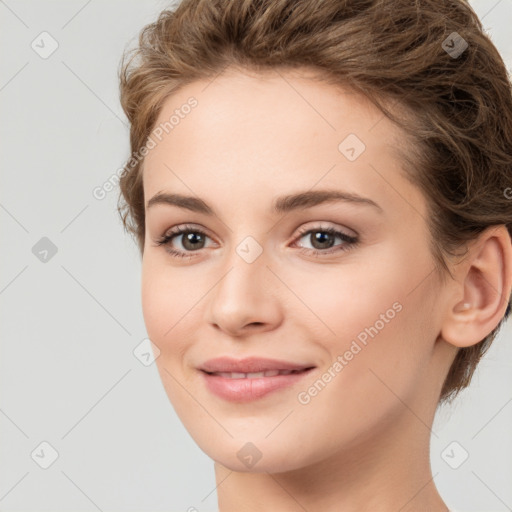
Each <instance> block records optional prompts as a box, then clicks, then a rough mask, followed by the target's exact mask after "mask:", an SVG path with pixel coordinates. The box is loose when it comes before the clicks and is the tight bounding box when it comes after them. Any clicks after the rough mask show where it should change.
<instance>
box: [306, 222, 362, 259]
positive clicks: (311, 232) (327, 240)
mask: <svg viewBox="0 0 512 512" xmlns="http://www.w3.org/2000/svg"><path fill="white" fill-rule="evenodd" d="M302 238H304V239H306V240H308V241H309V242H310V243H311V245H312V246H313V247H312V248H311V249H309V248H307V247H304V248H302V249H301V253H306V254H313V255H314V256H320V255H322V256H323V255H329V254H332V253H334V252H338V251H347V250H348V249H351V248H353V247H355V246H356V245H357V243H358V238H357V237H355V236H351V235H347V234H346V233H344V232H343V231H339V230H337V229H335V228H332V227H326V228H324V227H321V226H318V227H315V228H311V229H307V228H302V230H301V231H300V236H299V238H298V240H301V239H302ZM336 239H339V240H341V241H342V243H341V244H338V245H336V246H335V245H334V244H335V240H336ZM333 247H334V249H332V248H333ZM329 249H331V250H329Z"/></svg>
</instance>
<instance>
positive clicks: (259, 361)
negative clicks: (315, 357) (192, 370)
mask: <svg viewBox="0 0 512 512" xmlns="http://www.w3.org/2000/svg"><path fill="white" fill-rule="evenodd" d="M313 366H314V365H311V364H301V363H293V362H290V361H282V360H278V359H267V358H262V357H247V358H244V359H234V358H232V357H217V358H215V359H209V360H208V361H206V362H204V363H203V364H202V365H201V366H200V367H199V369H200V370H203V371H205V372H208V373H217V372H225V373H232V372H238V373H256V372H265V371H267V370H304V369H306V368H312V367H313Z"/></svg>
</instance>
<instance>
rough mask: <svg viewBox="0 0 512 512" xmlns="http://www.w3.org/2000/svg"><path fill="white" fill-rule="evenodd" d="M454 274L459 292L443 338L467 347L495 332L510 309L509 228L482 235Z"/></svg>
mask: <svg viewBox="0 0 512 512" xmlns="http://www.w3.org/2000/svg"><path fill="white" fill-rule="evenodd" d="M454 274H455V283H454V285H455V286H456V288H457V289H456V292H455V293H454V299H453V300H452V301H450V302H449V303H448V308H449V309H448V311H447V313H446V315H445V319H444V322H443V326H442V330H441V336H442V338H443V339H444V340H445V341H447V342H448V343H451V344H452V345H455V346H457V347H468V346H471V345H475V344H477V343H479V342H480V341H482V340H483V339H484V338H485V337H486V336H488V335H489V334H490V333H491V332H492V330H493V329H494V328H495V327H496V326H497V325H498V324H499V322H500V321H501V319H502V318H503V316H504V315H505V311H506V309H507V306H508V302H509V298H510V293H511V288H512V246H511V240H510V235H509V233H508V231H507V229H506V227H505V226H504V225H501V226H492V227H491V228H488V229H487V230H485V231H484V232H483V233H481V235H480V236H479V237H478V239H477V241H475V242H474V243H473V244H472V245H471V247H470V249H469V250H468V253H467V254H466V256H465V257H464V259H463V260H462V262H460V263H459V264H458V265H457V268H456V270H455V271H454ZM461 296H462V298H461Z"/></svg>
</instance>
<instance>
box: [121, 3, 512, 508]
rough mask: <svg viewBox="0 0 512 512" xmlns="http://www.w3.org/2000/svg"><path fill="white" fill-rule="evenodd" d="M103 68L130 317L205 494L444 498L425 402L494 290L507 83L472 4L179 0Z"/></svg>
mask: <svg viewBox="0 0 512 512" xmlns="http://www.w3.org/2000/svg"><path fill="white" fill-rule="evenodd" d="M120 78H121V102H122V105H123V108H124V110H125V113H126V115H127V116H128V119H129V121H130V123H131V134H130V135H131V149H132V157H131V159H130V160H129V161H128V163H127V164H126V166H125V170H124V174H123V176H122V178H121V183H120V186H121V193H122V195H121V197H120V200H121V201H120V205H119V209H120V213H121V215H122V219H123V221H124V223H125V227H126V228H127V229H128V230H129V231H130V232H132V233H133V234H134V235H135V238H136V241H137V243H138V246H139V248H140V251H141V255H142V305H143V314H144V320H145V323H146V327H147V331H148V335H149V337H150V339H151V340H152V342H153V344H154V350H155V352H157V356H158V357H157V360H156V362H157V366H158V369H159V372H160V376H161V378H162V382H163V384H164V387H165V389H166V392H167V395H168V397H169V399H170V401H171V403H172V405H173V407H174V408H175V410H176V412H177V414H178V415H179V417H180V418H181V420H182V421H183V424H184V426H185V427H186V428H187V430H188V431H189V432H190V434H191V436H192V437H193V438H194V440H195V441H196V442H197V444H198V445H199V446H200V448H201V449H202V450H203V451H204V452H205V453H206V454H207V455H209V456H210V457H211V458H212V459H213V460H214V461H215V476H216V480H217V485H218V486H217V494H218V503H219V510H220V512H230V511H240V510H273V511H290V512H291V511H299V510H309V511H313V510H323V511H331V510H333V511H334V510H336V511H337V510H344V511H363V510H364V511H366V510H376V511H383V512H386V511H397V510H400V511H401V512H407V511H419V510H422V511H423V510H425V511H427V510H428V511H436V512H437V511H439V512H441V511H446V510H448V507H447V505H446V504H445V503H444V501H443V499H442V497H441V496H440V495H439V493H438V491H437V489H436V485H435V482H434V480H433V477H432V473H431V468H430V461H429V443H430V433H431V426H432V422H433V419H434V415H435V411H436V409H437V407H438V405H439V404H441V403H443V402H447V401H449V400H452V399H453V398H454V397H455V396H456V395H457V393H458V392H459V391H460V390H461V389H464V388H465V387H467V385H468V384H469V383H470V381H471V377H472V375H473V372H474V370H475V367H476V365H477V363H478V361H479V359H480V358H481V356H482V355H483V353H484V352H485V350H486V349H487V348H488V347H489V345H490V343H491V342H492V340H493V339H494V337H495V336H496V333H497V331H498V329H499V328H500V326H501V325H502V323H503V321H504V319H505V317H506V316H507V314H508V308H507V306H508V303H509V299H510V294H511V289H512V265H511V263H512V248H511V238H510V233H511V229H512V228H511V226H512V204H511V202H510V199H509V197H510V194H507V192H506V190H507V188H508V187H509V186H510V181H511V177H512V97H511V84H510V82H509V79H508V76H507V72H506V69H505V66H504V64H503V61H502V59H501V57H500V56H499V54H498V52H497V50H496V48H495V47H494V46H493V44H492V43H491V41H490V40H489V38H488V37H487V36H486V35H485V34H484V33H483V30H482V26H481V23H480V21H479V20H478V18H477V17H476V15H475V13H474V12H473V10H472V9H471V8H470V7H469V5H468V4H467V3H465V2H464V1H463V0H458V1H457V0H445V1H441V2H440V1H439V0H418V1H417V2H410V1H408V0H398V1H397V0H382V1H370V0H369V1H349V0H347V1H341V0H325V1H323V2H317V1H315V0H293V1H292V0H239V1H236V2H233V1H226V0H184V1H183V2H181V4H180V5H179V6H178V7H177V8H175V9H174V10H168V11H164V12H162V13H161V15H160V16H159V18H158V20H157V21H156V22H155V23H152V24H150V25H148V26H147V27H145V29H144V30H143V32H142V34H141V37H140V40H139V47H138V48H136V49H135V51H134V52H133V54H132V55H130V57H129V58H128V59H127V60H123V63H122V69H121V73H120ZM507 196H508V197H507Z"/></svg>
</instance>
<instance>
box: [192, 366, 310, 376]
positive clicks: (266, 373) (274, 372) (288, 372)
mask: <svg viewBox="0 0 512 512" xmlns="http://www.w3.org/2000/svg"><path fill="white" fill-rule="evenodd" d="M313 368H314V366H310V367H309V368H302V369H297V370H267V371H263V372H248V373H244V372H207V371H205V370H201V371H203V372H204V373H206V374H208V375H211V376H216V377H224V378H226V379H261V378H265V377H277V376H278V375H291V374H296V373H304V372H307V371H309V370H312V369H313Z"/></svg>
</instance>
